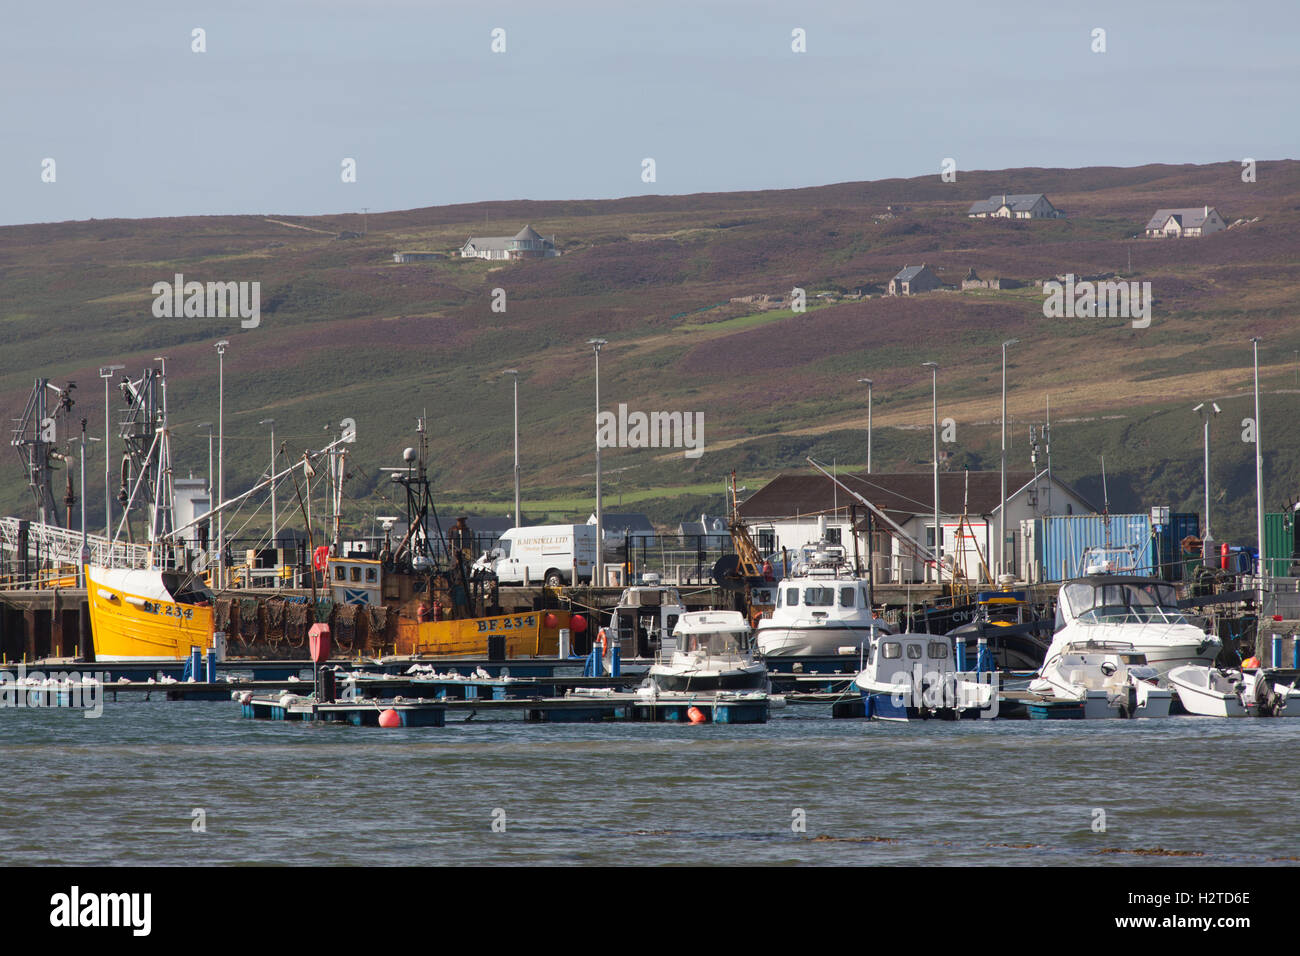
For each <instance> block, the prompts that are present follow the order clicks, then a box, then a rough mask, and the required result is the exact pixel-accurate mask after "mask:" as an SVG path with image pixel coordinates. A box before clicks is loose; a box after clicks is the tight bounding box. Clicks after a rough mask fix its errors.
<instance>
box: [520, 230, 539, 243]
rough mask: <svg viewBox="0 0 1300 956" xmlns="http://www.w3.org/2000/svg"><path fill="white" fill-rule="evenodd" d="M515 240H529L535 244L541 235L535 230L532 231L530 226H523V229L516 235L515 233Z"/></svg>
mask: <svg viewBox="0 0 1300 956" xmlns="http://www.w3.org/2000/svg"><path fill="white" fill-rule="evenodd" d="M515 238H516V239H530V240H532V241H534V242H536V241H538V240H539V239H541V238H542V235H541V233H539V232H538V231H537V230H536V229H534V228H533V227H532V226H524V228H522V229H520V230H519V231H518V232H517V233H515Z"/></svg>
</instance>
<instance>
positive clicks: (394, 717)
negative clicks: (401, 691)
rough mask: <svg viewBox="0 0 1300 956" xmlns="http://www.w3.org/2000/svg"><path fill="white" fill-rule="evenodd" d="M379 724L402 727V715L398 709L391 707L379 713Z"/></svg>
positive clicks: (381, 725)
mask: <svg viewBox="0 0 1300 956" xmlns="http://www.w3.org/2000/svg"><path fill="white" fill-rule="evenodd" d="M379 726H380V727H400V726H402V715H401V714H399V713H398V712H397V711H395V710H393V708H391V707H389V708H388V709H387V710H386V711H384V712H383V713H382V714H380V715H379Z"/></svg>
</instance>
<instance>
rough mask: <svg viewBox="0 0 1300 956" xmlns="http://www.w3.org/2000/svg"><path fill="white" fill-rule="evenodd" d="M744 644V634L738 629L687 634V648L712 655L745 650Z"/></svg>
mask: <svg viewBox="0 0 1300 956" xmlns="http://www.w3.org/2000/svg"><path fill="white" fill-rule="evenodd" d="M744 645H745V641H744V635H743V634H740V633H737V632H736V631H711V632H706V633H703V634H687V635H686V650H688V651H704V652H706V653H708V654H710V655H721V654H734V653H737V652H739V651H741V650H743V649H744Z"/></svg>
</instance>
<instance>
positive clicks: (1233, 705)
mask: <svg viewBox="0 0 1300 956" xmlns="http://www.w3.org/2000/svg"><path fill="white" fill-rule="evenodd" d="M1169 686H1170V687H1171V688H1173V690H1174V691H1175V692H1176V693H1177V694H1178V700H1179V702H1180V703H1181V704H1182V705H1183V709H1184V710H1186V711H1187V712H1188V713H1189V714H1195V715H1196V716H1198V717H1245V716H1246V705H1245V704H1244V703H1243V702H1242V699H1241V696H1242V691H1243V690H1244V683H1243V681H1242V680H1241V677H1240V675H1239V674H1237V673H1236V672H1232V671H1221V670H1219V669H1218V668H1217V667H1205V666H1203V665H1199V664H1184V665H1182V666H1181V667H1175V668H1174V669H1173V670H1171V671H1170V672H1169Z"/></svg>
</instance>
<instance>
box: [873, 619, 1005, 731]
mask: <svg viewBox="0 0 1300 956" xmlns="http://www.w3.org/2000/svg"><path fill="white" fill-rule="evenodd" d="M864 663H865V667H864V669H863V670H862V672H861V673H860V674H858V676H857V677H855V678H854V679H853V683H854V686H856V687H857V688H858V690H860V691H861V692H862V703H863V705H864V707H865V710H866V716H867V717H870V718H872V719H874V720H897V721H905V720H914V719H918V718H920V719H940V720H954V719H960V718H969V717H979V716H985V717H994V716H996V715H997V708H996V706H995V705H996V702H997V685H996V684H995V683H994V678H993V675H992V674H991V673H990V674H989V677H988V682H987V683H986V682H985V681H983V680H980V679H979V675H970V674H960V673H958V672H957V670H956V669H955V666H954V664H953V643H952V638H951V637H948V636H947V635H944V634H877V635H876V636H875V637H873V638H872V639H871V644H870V646H869V647H868V649H867V652H866V654H865V661H864ZM972 677H974V679H972Z"/></svg>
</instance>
